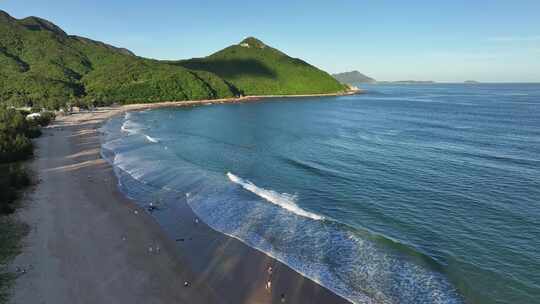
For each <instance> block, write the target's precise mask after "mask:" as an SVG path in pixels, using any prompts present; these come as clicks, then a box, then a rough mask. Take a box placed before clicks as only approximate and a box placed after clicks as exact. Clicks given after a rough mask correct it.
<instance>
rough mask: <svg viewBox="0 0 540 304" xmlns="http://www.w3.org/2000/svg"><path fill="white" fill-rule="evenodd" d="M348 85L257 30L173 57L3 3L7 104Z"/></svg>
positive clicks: (0, 27) (0, 93)
mask: <svg viewBox="0 0 540 304" xmlns="http://www.w3.org/2000/svg"><path fill="white" fill-rule="evenodd" d="M342 90H344V87H343V86H342V85H341V84H339V83H338V82H337V81H335V80H334V79H333V78H332V77H331V76H330V75H328V74H327V73H325V72H323V71H321V70H319V69H317V68H315V67H313V66H311V65H309V64H307V63H305V62H304V61H302V60H300V59H295V58H291V57H288V56H287V55H285V54H283V53H281V52H280V51H278V50H276V49H273V48H270V47H268V46H266V45H264V44H263V43H262V42H260V41H259V40H256V39H254V38H248V39H246V40H244V41H243V42H242V44H240V45H234V46H231V47H228V48H226V49H224V50H222V51H220V52H217V53H215V54H213V55H211V56H209V57H206V58H202V59H191V60H184V61H176V62H166V61H158V60H152V59H146V58H142V57H137V56H135V55H134V54H133V53H132V52H130V51H129V50H126V49H122V48H117V47H113V46H110V45H107V44H105V43H102V42H99V41H94V40H91V39H87V38H83V37H79V36H73V35H68V34H66V33H65V32H64V31H63V30H62V29H61V28H59V27H58V26H56V25H55V24H53V23H51V22H49V21H47V20H44V19H41V18H37V17H28V18H24V19H15V18H13V17H11V16H10V15H9V14H7V13H6V12H4V11H1V10H0V103H3V104H8V105H34V106H42V107H47V108H58V107H60V106H63V105H65V104H66V103H72V104H73V103H92V104H97V105H103V104H111V103H113V102H120V103H134V102H159V101H172V100H175V101H180V100H196V99H215V98H227V97H233V96H236V95H238V94H239V93H243V94H246V95H255V94H256V95H263V94H274V95H275V94H308V93H333V92H338V91H342Z"/></svg>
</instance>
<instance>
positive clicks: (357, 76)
mask: <svg viewBox="0 0 540 304" xmlns="http://www.w3.org/2000/svg"><path fill="white" fill-rule="evenodd" d="M332 76H333V77H334V78H335V79H336V80H338V81H339V82H341V83H344V84H356V83H374V84H434V83H436V82H435V81H432V80H398V81H378V80H375V79H374V78H371V77H369V76H366V75H365V74H362V73H360V72H359V71H356V70H355V71H350V72H343V73H337V74H332Z"/></svg>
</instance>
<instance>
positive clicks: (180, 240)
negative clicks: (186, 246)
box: [176, 238, 184, 242]
mask: <svg viewBox="0 0 540 304" xmlns="http://www.w3.org/2000/svg"><path fill="white" fill-rule="evenodd" d="M176 241H177V242H183V241H184V238H181V239H176Z"/></svg>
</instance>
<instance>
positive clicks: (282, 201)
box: [227, 172, 324, 221]
mask: <svg viewBox="0 0 540 304" xmlns="http://www.w3.org/2000/svg"><path fill="white" fill-rule="evenodd" d="M227 177H228V178H229V179H230V180H231V181H232V182H233V183H235V184H238V185H240V186H242V188H244V189H246V190H248V191H249V192H251V193H254V194H255V195H257V196H259V197H262V198H264V199H265V200H267V201H268V202H270V203H272V204H274V205H277V206H279V207H281V208H283V209H286V210H288V211H291V212H292V213H294V214H297V215H300V216H303V217H307V218H310V219H314V220H317V221H321V220H324V217H323V216H321V215H318V214H316V213H313V212H309V211H306V210H304V209H302V208H300V207H299V206H298V205H297V204H296V200H297V198H296V196H295V195H291V194H288V193H279V192H276V191H273V190H267V189H264V188H259V187H257V185H255V184H254V183H252V182H250V181H248V180H244V179H242V178H241V177H238V176H236V175H234V174H232V173H231V172H227Z"/></svg>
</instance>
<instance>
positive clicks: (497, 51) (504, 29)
mask: <svg viewBox="0 0 540 304" xmlns="http://www.w3.org/2000/svg"><path fill="white" fill-rule="evenodd" d="M0 9H2V10H5V11H6V12H8V13H9V14H10V15H12V16H14V17H16V18H24V17H27V16H38V17H42V18H45V19H47V20H50V21H52V22H53V23H55V24H57V25H58V26H60V27H61V28H63V29H64V30H65V31H66V32H68V33H69V34H76V35H79V36H85V37H88V38H92V39H95V40H100V41H104V42H107V43H109V44H112V45H115V46H119V47H125V48H128V49H130V50H131V51H133V52H135V53H136V54H137V55H139V56H143V57H150V58H156V59H185V58H192V57H203V56H206V55H209V54H211V53H213V52H215V51H218V50H220V49H222V48H224V47H226V46H229V45H231V44H235V43H238V42H240V41H241V40H242V39H243V38H245V37H248V36H254V37H257V38H259V39H261V40H262V41H263V42H265V43H266V44H268V45H270V46H273V47H275V48H278V49H280V50H282V51H284V52H285V53H287V54H289V55H290V56H293V57H299V58H302V59H304V60H306V61H307V62H309V63H311V64H313V65H315V66H317V67H319V68H321V69H323V70H325V71H327V72H330V73H335V72H343V71H350V70H358V71H360V72H362V73H364V74H366V75H368V76H371V77H374V78H375V79H377V80H390V81H392V80H410V79H412V80H435V81H441V82H461V81H464V80H477V81H485V82H540V1H539V0H514V1H510V0H491V1H485V0H474V1H471V0H468V1H462V0H453V1H433V0H430V1H428V0H426V1H416V0H408V1H389V0H365V1H362V0H356V1H355V0H325V1H323V0H303V1H296V0H272V1H256V0H250V1H247V0H246V1H244V0H241V1H235V0H213V1H212V0H196V1H185V0H184V1H179V0H176V1H174V0H153V1H142V0H114V1H111V0H107V1H106V0H92V1H88V0H86V1H82V0H47V1H43V0H0Z"/></svg>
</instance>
